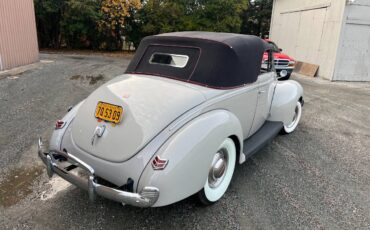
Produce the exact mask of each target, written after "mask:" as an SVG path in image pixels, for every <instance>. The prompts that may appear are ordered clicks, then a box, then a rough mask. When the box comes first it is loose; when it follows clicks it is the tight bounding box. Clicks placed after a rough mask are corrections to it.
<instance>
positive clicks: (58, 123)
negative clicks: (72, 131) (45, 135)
mask: <svg viewBox="0 0 370 230" xmlns="http://www.w3.org/2000/svg"><path fill="white" fill-rule="evenodd" d="M66 123H67V122H64V121H62V120H57V121H56V122H55V129H62V128H63V127H64V126H65V125H66Z"/></svg>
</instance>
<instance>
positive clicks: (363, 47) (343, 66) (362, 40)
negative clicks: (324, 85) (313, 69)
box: [334, 2, 370, 81]
mask: <svg viewBox="0 0 370 230" xmlns="http://www.w3.org/2000/svg"><path fill="white" fill-rule="evenodd" d="M347 7H348V9H347V14H348V15H347V23H346V25H345V27H344V31H343V33H342V36H343V37H342V42H341V45H340V47H339V52H338V57H337V60H338V62H337V65H336V74H335V76H334V80H341V81H370V51H369V50H370V14H369V12H370V3H367V4H366V3H360V2H359V3H357V4H354V5H349V6H347Z"/></svg>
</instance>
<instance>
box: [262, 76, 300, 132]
mask: <svg viewBox="0 0 370 230" xmlns="http://www.w3.org/2000/svg"><path fill="white" fill-rule="evenodd" d="M302 97H303V88H302V86H301V85H300V84H299V83H298V82H296V81H293V80H288V81H282V82H278V83H277V84H276V88H275V93H274V97H273V99H272V104H271V109H270V116H269V117H268V119H267V120H269V121H282V122H283V123H284V125H287V124H289V123H290V122H291V121H292V119H293V116H294V109H295V107H296V104H297V101H299V100H300V98H302Z"/></svg>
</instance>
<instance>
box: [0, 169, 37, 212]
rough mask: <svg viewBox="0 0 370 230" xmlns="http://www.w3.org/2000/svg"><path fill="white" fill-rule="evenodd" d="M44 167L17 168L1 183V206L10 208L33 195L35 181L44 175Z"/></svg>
mask: <svg viewBox="0 0 370 230" xmlns="http://www.w3.org/2000/svg"><path fill="white" fill-rule="evenodd" d="M42 169H43V167H42V166H38V167H32V168H28V169H25V168H17V169H13V170H12V171H10V173H9V174H8V176H7V177H6V178H5V179H4V180H3V181H1V182H0V206H4V207H10V206H12V205H14V204H16V203H18V202H19V201H21V200H22V199H23V198H25V197H26V196H27V195H28V194H30V193H32V184H33V182H34V180H35V179H36V178H37V177H38V176H39V175H40V174H41V173H42Z"/></svg>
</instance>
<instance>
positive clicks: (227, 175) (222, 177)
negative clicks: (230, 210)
mask: <svg viewBox="0 0 370 230" xmlns="http://www.w3.org/2000/svg"><path fill="white" fill-rule="evenodd" d="M235 162H236V146H235V143H234V141H233V140H232V139H231V138H227V139H226V140H224V141H223V142H222V144H221V145H220V147H219V148H218V151H217V152H216V153H215V155H214V157H213V160H212V163H211V165H210V167H209V168H210V169H209V173H208V176H207V181H206V183H205V185H204V187H203V189H202V190H201V191H199V193H198V196H199V200H200V201H201V202H202V203H203V204H205V205H210V204H213V203H215V202H217V201H218V200H219V199H220V198H221V197H222V196H223V195H224V194H225V192H226V190H227V188H228V187H229V185H230V182H231V179H232V177H233V174H234V169H235Z"/></svg>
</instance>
